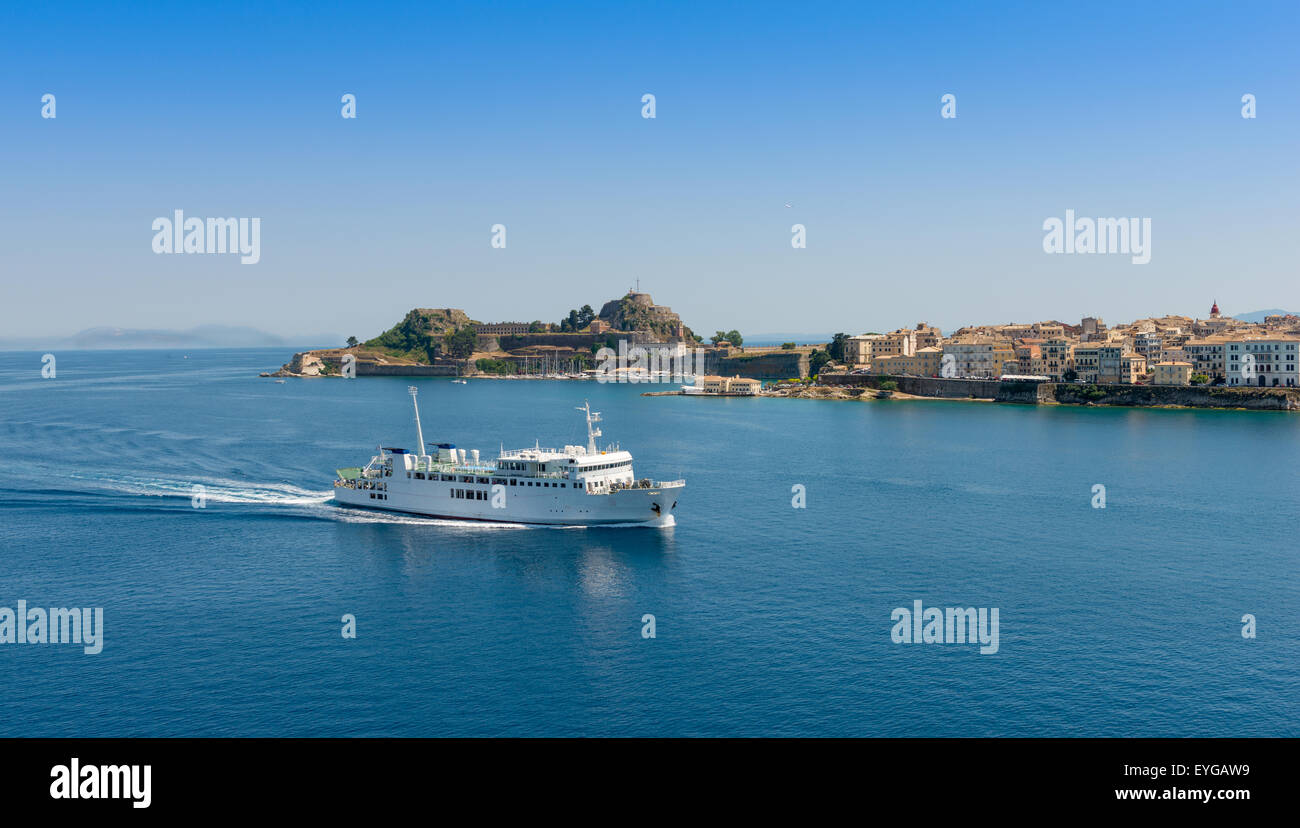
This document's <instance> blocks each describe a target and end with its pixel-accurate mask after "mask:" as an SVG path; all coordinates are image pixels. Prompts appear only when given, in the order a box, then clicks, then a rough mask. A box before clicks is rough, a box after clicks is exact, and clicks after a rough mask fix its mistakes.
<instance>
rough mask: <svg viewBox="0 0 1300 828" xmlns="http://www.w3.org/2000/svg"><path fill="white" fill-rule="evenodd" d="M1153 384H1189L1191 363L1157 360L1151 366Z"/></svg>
mask: <svg viewBox="0 0 1300 828" xmlns="http://www.w3.org/2000/svg"><path fill="white" fill-rule="evenodd" d="M1151 372H1152V374H1153V375H1154V376H1153V378H1152V380H1151V383H1152V384H1153V385H1191V380H1192V363H1190V362H1157V363H1156V364H1155V365H1153V366H1151Z"/></svg>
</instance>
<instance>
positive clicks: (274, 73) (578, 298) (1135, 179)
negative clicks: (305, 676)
mask: <svg viewBox="0 0 1300 828" xmlns="http://www.w3.org/2000/svg"><path fill="white" fill-rule="evenodd" d="M546 5H547V6H549V7H543V4H525V3H485V2H472V3H458V4H434V5H427V4H411V5H400V4H384V3H368V4H356V5H355V6H341V5H336V4H319V3H298V4H265V5H264V4H260V3H258V4H247V5H242V4H187V5H173V4H165V3H139V4H130V5H127V4H103V5H101V6H91V5H88V4H87V5H76V4H59V5H57V6H56V5H54V4H22V5H21V6H20V5H19V4H16V3H10V4H6V5H5V8H4V9H3V10H2V11H0V43H2V45H3V49H0V160H2V161H3V169H4V173H3V183H0V243H3V254H2V256H3V258H2V259H0V261H2V264H0V335H3V336H18V335H21V336H29V335H54V334H67V333H71V332H74V331H76V330H79V329H82V328H86V327H91V326H96V325H121V326H125V327H149V328H184V327H190V326H193V325H199V324H205V323H221V324H243V325H252V326H255V327H259V328H262V329H265V330H268V331H271V332H274V333H279V334H282V335H287V336H294V335H301V334H309V333H315V332H322V331H333V332H337V333H339V334H342V335H349V334H355V335H357V336H359V337H362V338H365V337H368V336H371V335H374V334H375V333H378V332H379V331H380V330H382V329H383V328H385V327H387V326H388V325H389V324H391V323H392V322H394V321H395V320H396V319H398V318H399V317H400V316H401V315H402V313H403V312H404V311H405V310H407V309H408V308H411V307H415V306H451V307H459V308H464V309H465V310H466V311H468V312H469V314H470V315H471V316H473V317H475V318H478V319H482V320H485V321H495V320H525V321H526V320H530V319H533V318H542V319H544V320H546V321H555V320H558V319H559V318H560V317H561V316H562V315H563V314H564V313H566V312H567V311H568V309H569V308H571V307H575V306H577V305H581V304H582V303H591V304H593V305H596V306H597V307H598V306H599V303H600V302H602V301H605V300H607V299H610V298H613V297H615V296H618V295H621V293H622V292H623V291H624V290H626V288H627V287H628V286H629V285H630V284H631V283H632V282H633V280H635V279H637V278H640V279H641V284H642V287H643V289H645V290H648V291H650V292H651V293H652V294H653V295H654V297H655V299H656V301H658V302H661V303H664V304H669V305H671V306H672V307H673V308H674V309H675V310H677V311H679V312H680V313H681V314H682V316H683V317H684V319H685V321H686V322H687V324H689V325H691V326H693V327H695V328H696V329H697V331H703V332H706V333H709V332H711V331H713V330H715V329H717V328H727V329H730V328H739V329H740V330H742V331H749V332H762V331H808V332H814V331H834V330H844V331H849V332H862V331H866V330H881V329H886V328H893V327H897V326H900V325H904V324H911V323H914V322H916V321H918V320H921V319H924V320H928V321H930V322H933V323H937V324H942V325H945V326H946V327H951V326H953V325H955V324H963V323H973V322H1008V321H1012V320H1016V321H1029V320H1036V319H1045V318H1059V319H1064V320H1067V321H1077V319H1078V318H1079V317H1080V316H1081V315H1101V316H1103V317H1105V318H1106V319H1107V320H1108V321H1122V320H1127V319H1132V318H1134V317H1138V316H1144V315H1150V314H1157V313H1165V312H1170V313H1175V312H1176V313H1187V314H1199V315H1202V316H1203V315H1205V314H1206V313H1207V311H1208V308H1209V304H1210V302H1211V300H1213V299H1218V301H1219V304H1220V305H1221V306H1222V308H1223V309H1224V311H1225V312H1226V313H1231V312H1234V311H1236V312H1243V311H1249V310H1255V309H1259V308H1269V307H1283V308H1290V309H1293V310H1294V309H1300V280H1298V279H1297V278H1296V276H1297V272H1296V260H1297V257H1296V254H1297V247H1298V246H1300V232H1297V226H1296V225H1297V223H1298V220H1300V208H1298V207H1297V193H1300V188H1298V187H1297V185H1298V184H1300V175H1298V174H1297V168H1298V166H1300V158H1298V157H1297V148H1298V147H1300V140H1298V139H1300V93H1298V92H1297V81H1300V71H1298V70H1300V46H1298V45H1297V44H1300V5H1298V4H1296V3H1295V2H1276V3H1249V2H1247V3H1215V4H1207V3H1168V4H1165V3H1132V2H1125V3H1088V4H1050V3H1049V4H1044V3H983V4H980V3H968V2H963V3H942V4H926V3H896V4H888V5H886V4H875V3H843V4H832V3H818V4H813V5H812V6H810V7H806V6H804V5H803V4H790V3H753V2H746V3H727V4H723V3H680V4H670V3H656V4H638V5H625V4H622V3H609V2H599V3H574V2H569V3H555V4H546ZM47 92H50V93H54V94H55V95H56V96H57V107H58V109H57V118H56V119H54V120H44V119H42V118H41V117H40V108H41V103H40V99H41V96H42V95H43V94H45V93H47ZM345 92H350V93H353V94H355V95H357V99H358V117H357V119H356V120H344V119H342V118H341V117H340V115H339V110H340V107H341V104H340V101H339V99H340V97H341V96H342V95H343V93H345ZM647 92H649V93H653V94H654V95H656V96H657V116H658V117H657V118H656V119H655V120H645V119H643V118H641V100H640V99H641V96H642V94H644V93H647ZM945 93H952V94H955V95H956V96H957V101H958V117H957V118H956V119H955V120H943V119H941V118H940V117H939V111H940V97H941V96H942V95H943V94H945ZM1245 93H1252V94H1254V95H1256V97H1257V101H1258V104H1257V105H1258V117H1257V118H1256V119H1254V120H1245V119H1243V118H1242V117H1241V116H1240V110H1241V103H1240V99H1241V96H1242V95H1243V94H1245ZM787 202H788V203H790V204H791V205H792V207H790V208H787V207H786V206H785V205H786V203H787ZM1067 208H1073V209H1074V210H1076V211H1077V212H1078V213H1079V214H1080V215H1086V216H1145V217H1150V218H1151V219H1152V224H1153V236H1154V238H1153V254H1152V260H1151V263H1150V264H1148V265H1145V266H1134V265H1132V264H1130V263H1129V259H1128V257H1125V256H1049V255H1047V254H1045V253H1044V252H1043V250H1042V246H1041V244H1042V238H1043V230H1042V223H1043V220H1044V219H1045V218H1047V217H1049V216H1062V215H1063V214H1064V211H1065V209H1067ZM175 209H184V210H185V211H186V213H187V215H190V216H257V217H260V218H261V219H262V258H261V262H260V263H259V264H257V265H252V266H245V265H240V264H239V262H238V259H237V258H236V257H230V256H181V255H172V256H165V255H164V256H159V255H155V254H154V253H153V252H152V249H151V246H150V242H151V240H152V237H153V232H152V230H151V229H150V224H151V222H152V220H153V219H154V217H156V216H170V215H171V212H172V211H173V210H175ZM795 222H799V223H802V224H804V225H806V227H807V228H808V248H807V249H805V250H795V249H792V248H791V246H790V226H791V224H793V223H795ZM495 223H502V224H505V225H506V226H507V228H508V247H507V248H506V249H505V250H494V249H492V248H491V246H490V244H489V239H490V235H489V228H490V227H491V225H493V224H495Z"/></svg>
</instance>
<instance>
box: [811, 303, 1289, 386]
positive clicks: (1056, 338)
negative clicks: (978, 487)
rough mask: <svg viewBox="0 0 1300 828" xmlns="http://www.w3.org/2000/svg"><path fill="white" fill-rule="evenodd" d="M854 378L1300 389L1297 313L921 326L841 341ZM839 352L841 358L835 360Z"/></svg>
mask: <svg viewBox="0 0 1300 828" xmlns="http://www.w3.org/2000/svg"><path fill="white" fill-rule="evenodd" d="M840 341H841V342H842V359H841V360H840V363H841V364H842V366H843V367H844V368H845V369H847V370H849V371H851V372H862V373H868V372H870V373H877V374H890V375H900V376H909V375H910V376H920V377H966V378H981V379H1001V378H1016V379H1040V380H1043V381H1050V382H1069V383H1076V382H1077V383H1093V384H1096V383H1101V384H1125V385H1227V386H1258V387H1274V388H1277V387H1283V388H1295V387H1297V386H1300V376H1298V374H1297V365H1298V364H1300V363H1298V361H1297V355H1298V354H1300V316H1296V315H1294V314H1277V315H1269V316H1265V317H1264V318H1263V320H1262V321H1260V322H1246V321H1242V320H1237V319H1232V318H1230V317H1227V316H1223V315H1222V314H1221V313H1220V312H1219V305H1218V302H1215V303H1214V304H1213V305H1212V306H1211V308H1210V312H1209V316H1208V317H1206V318H1204V319H1192V318H1189V317H1186V316H1161V317H1152V318H1147V319H1139V320H1137V321H1135V322H1130V323H1128V324H1123V325H1116V326H1115V327H1108V326H1107V325H1106V323H1105V322H1104V321H1103V320H1101V319H1100V318H1096V317H1084V318H1083V319H1081V320H1080V323H1079V324H1078V325H1069V324H1065V323H1062V322H1034V323H1029V324H1014V323H1013V324H1006V325H976V326H971V327H965V328H961V329H960V330H957V331H955V332H954V333H953V334H952V335H951V336H948V337H944V336H943V334H942V332H941V331H940V330H939V329H937V328H933V327H930V326H929V325H926V324H925V323H924V322H922V323H920V324H918V325H917V326H916V327H915V328H900V329H899V330H896V331H893V332H891V333H885V334H864V335H861V336H848V337H843V338H842V339H841V340H840ZM832 356H836V354H832Z"/></svg>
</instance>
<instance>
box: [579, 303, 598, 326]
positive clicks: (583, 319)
mask: <svg viewBox="0 0 1300 828" xmlns="http://www.w3.org/2000/svg"><path fill="white" fill-rule="evenodd" d="M595 321H596V312H595V311H594V310H592V309H591V305H583V306H582V307H580V308H578V330H582V329H583V328H585V327H587V326H588V325H590V324H591V323H592V322H595Z"/></svg>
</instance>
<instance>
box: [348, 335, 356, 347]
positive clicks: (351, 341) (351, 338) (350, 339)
mask: <svg viewBox="0 0 1300 828" xmlns="http://www.w3.org/2000/svg"><path fill="white" fill-rule="evenodd" d="M357 344H358V343H357V338H356V337H355V336H349V337H348V347H349V348H355V347H357Z"/></svg>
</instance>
